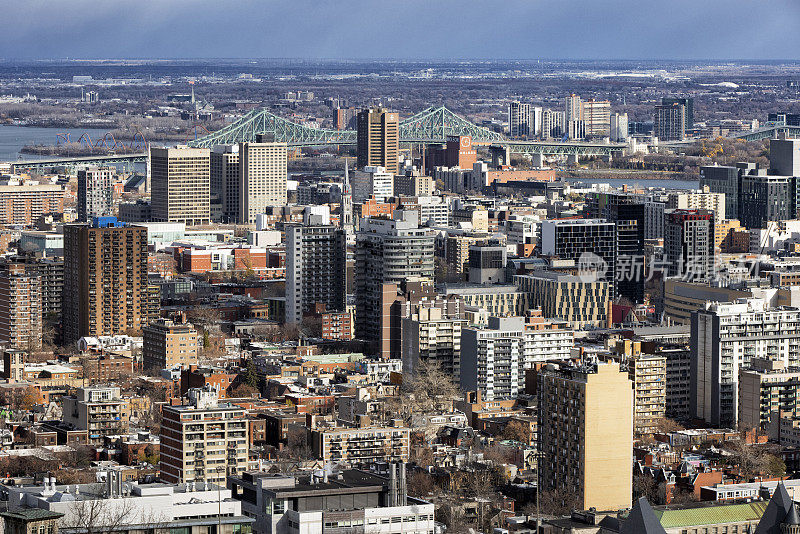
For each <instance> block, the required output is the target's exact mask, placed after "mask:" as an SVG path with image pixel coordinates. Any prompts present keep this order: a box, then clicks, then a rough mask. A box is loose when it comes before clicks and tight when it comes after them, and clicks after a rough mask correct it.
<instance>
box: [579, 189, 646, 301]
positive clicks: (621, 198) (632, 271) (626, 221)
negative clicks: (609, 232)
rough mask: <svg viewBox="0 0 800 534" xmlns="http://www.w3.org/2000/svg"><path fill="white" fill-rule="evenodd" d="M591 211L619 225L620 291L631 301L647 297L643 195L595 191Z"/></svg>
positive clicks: (617, 275)
mask: <svg viewBox="0 0 800 534" xmlns="http://www.w3.org/2000/svg"><path fill="white" fill-rule="evenodd" d="M587 200H588V202H589V203H590V207H591V210H590V211H591V215H592V216H593V217H599V218H603V219H606V220H608V221H609V222H613V223H614V224H615V225H616V264H615V266H614V273H615V281H616V290H617V294H619V295H621V296H623V297H625V298H627V299H628V300H630V301H631V302H636V303H641V302H643V301H644V285H645V280H646V278H647V276H646V274H645V272H646V271H645V254H644V240H645V219H646V215H645V204H644V202H643V199H642V197H641V196H640V195H629V194H625V193H593V194H590V195H589V196H588V198H587Z"/></svg>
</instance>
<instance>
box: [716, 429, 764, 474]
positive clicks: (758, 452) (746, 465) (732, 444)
mask: <svg viewBox="0 0 800 534" xmlns="http://www.w3.org/2000/svg"><path fill="white" fill-rule="evenodd" d="M725 448H726V449H727V450H728V452H730V453H731V460H732V461H733V463H734V465H736V466H738V468H739V476H741V477H742V478H743V479H745V480H746V481H749V480H752V479H753V477H755V476H756V475H759V474H761V473H762V472H764V470H765V469H766V467H767V455H766V454H765V452H764V451H763V449H761V448H760V447H758V446H755V445H748V444H747V443H746V442H745V440H743V439H737V440H730V441H728V442H727V443H726V447H725Z"/></svg>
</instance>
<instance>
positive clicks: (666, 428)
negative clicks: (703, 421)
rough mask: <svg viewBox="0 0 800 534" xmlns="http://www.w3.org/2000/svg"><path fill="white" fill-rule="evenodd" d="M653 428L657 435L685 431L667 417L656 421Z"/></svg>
mask: <svg viewBox="0 0 800 534" xmlns="http://www.w3.org/2000/svg"><path fill="white" fill-rule="evenodd" d="M655 427H656V432H658V433H659V434H669V433H670V432H678V431H680V430H685V429H684V428H683V426H681V425H680V423H678V422H677V421H675V420H674V419H670V418H669V417H661V418H660V419H659V420H658V421H656V424H655Z"/></svg>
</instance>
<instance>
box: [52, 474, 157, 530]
mask: <svg viewBox="0 0 800 534" xmlns="http://www.w3.org/2000/svg"><path fill="white" fill-rule="evenodd" d="M90 494H93V495H87V496H86V497H87V498H83V499H80V500H77V501H75V503H74V505H73V506H72V507H71V509H70V513H68V514H67V515H65V517H64V519H63V520H62V528H63V527H66V528H68V529H76V530H81V531H84V532H86V534H105V533H111V532H116V531H118V530H127V529H125V528H123V527H124V526H125V525H128V524H131V523H140V522H141V521H139V518H138V517H137V515H138V514H137V513H136V509H135V507H134V506H133V504H132V503H133V501H132V500H131V499H107V498H103V496H102V494H103V484H93V485H92V489H91V490H90Z"/></svg>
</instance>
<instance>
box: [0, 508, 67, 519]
mask: <svg viewBox="0 0 800 534" xmlns="http://www.w3.org/2000/svg"><path fill="white" fill-rule="evenodd" d="M63 516H64V514H60V513H58V512H51V511H50V510H44V509H42V508H20V509H18V510H9V511H8V512H0V517H3V518H5V519H16V520H17V521H43V520H45V519H58V518H60V517H63Z"/></svg>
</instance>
